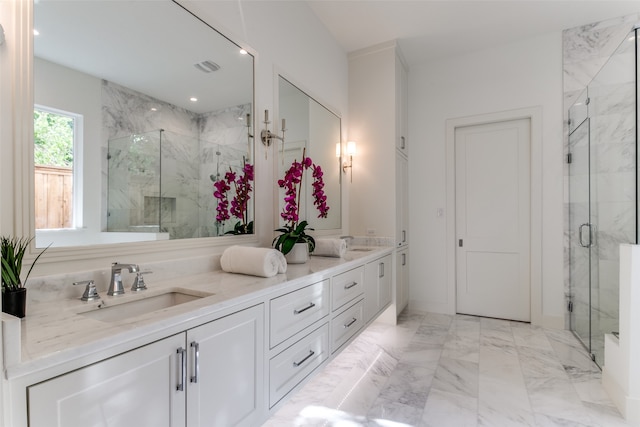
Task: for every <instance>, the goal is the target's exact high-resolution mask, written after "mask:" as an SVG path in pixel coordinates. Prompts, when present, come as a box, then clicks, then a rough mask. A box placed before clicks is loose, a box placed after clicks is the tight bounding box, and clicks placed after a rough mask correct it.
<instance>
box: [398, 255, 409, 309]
mask: <svg viewBox="0 0 640 427" xmlns="http://www.w3.org/2000/svg"><path fill="white" fill-rule="evenodd" d="M396 257H397V258H396V267H397V271H396V316H397V315H399V314H400V313H401V312H402V310H404V309H405V308H406V307H407V305H408V304H409V250H408V249H403V250H401V251H398V253H397V254H396Z"/></svg>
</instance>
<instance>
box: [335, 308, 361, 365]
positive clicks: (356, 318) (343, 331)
mask: <svg viewBox="0 0 640 427" xmlns="http://www.w3.org/2000/svg"><path fill="white" fill-rule="evenodd" d="M362 326H364V303H363V300H360V301H358V302H357V303H355V304H354V305H352V306H351V307H349V308H347V309H346V310H345V311H343V312H342V313H340V314H338V315H337V316H336V317H334V318H333V321H332V323H331V352H332V353H333V352H335V351H336V350H337V349H339V348H340V347H341V346H342V345H343V344H344V343H345V342H347V341H348V340H349V338H351V337H352V336H353V335H354V334H355V333H356V332H358V331H359V330H360V329H361V328H362Z"/></svg>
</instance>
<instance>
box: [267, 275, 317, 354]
mask: <svg viewBox="0 0 640 427" xmlns="http://www.w3.org/2000/svg"><path fill="white" fill-rule="evenodd" d="M270 307H271V314H270V322H269V325H270V326H269V331H270V334H269V344H270V346H271V347H270V348H273V347H275V346H276V345H278V344H280V343H281V342H282V341H284V340H286V339H287V338H289V337H291V336H293V335H295V334H296V333H298V332H300V331H301V330H303V329H304V328H306V327H307V326H309V325H311V324H312V323H314V322H315V321H317V320H320V319H322V318H323V317H324V316H326V315H327V314H329V279H325V280H323V281H322V282H318V283H316V284H313V285H311V286H307V287H305V288H302V289H298V290H297V291H294V292H291V293H289V294H286V295H282V296H281V297H278V298H274V299H272V300H271V305H270Z"/></svg>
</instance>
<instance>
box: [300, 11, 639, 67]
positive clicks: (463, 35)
mask: <svg viewBox="0 0 640 427" xmlns="http://www.w3.org/2000/svg"><path fill="white" fill-rule="evenodd" d="M307 3H308V4H309V6H310V7H311V9H312V10H313V12H314V13H315V14H316V15H317V16H318V18H319V19H320V20H321V21H322V23H323V24H324V25H325V26H326V27H327V29H328V30H329V32H330V33H331V34H332V35H333V36H334V38H335V39H336V40H337V41H338V43H339V44H340V45H341V46H342V47H343V48H344V49H345V50H346V51H347V52H352V51H354V50H358V49H362V48H365V47H369V46H372V45H375V44H378V43H382V42H386V41H389V40H395V39H397V40H398V41H399V44H400V48H401V50H402V53H403V54H404V56H405V59H406V60H407V62H408V64H409V65H410V66H411V65H415V64H419V63H424V62H426V61H429V60H433V59H437V58H442V57H445V56H453V55H459V54H462V53H466V52H472V51H477V50H482V49H486V48H489V47H492V46H498V45H501V44H506V43H509V42H511V41H515V40H519V39H525V38H528V37H532V36H536V35H540V34H545V33H549V32H554V31H561V30H564V29H567V28H573V27H577V26H580V25H585V24H590V23H593V22H597V21H602V20H604V19H609V18H616V17H620V16H625V15H631V14H637V13H640V0H634V1H616V0H597V1H589V0H565V1H556V0H536V1H532V0H502V1H486V0H440V1H436V0H413V1H408V0H355V1H354V0H308V1H307Z"/></svg>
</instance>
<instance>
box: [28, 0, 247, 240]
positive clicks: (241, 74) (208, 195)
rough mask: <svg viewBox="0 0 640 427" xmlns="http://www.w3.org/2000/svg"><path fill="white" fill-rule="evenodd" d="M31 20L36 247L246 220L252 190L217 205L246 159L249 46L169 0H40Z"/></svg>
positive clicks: (186, 234)
mask: <svg viewBox="0 0 640 427" xmlns="http://www.w3.org/2000/svg"><path fill="white" fill-rule="evenodd" d="M34 30H35V31H34V34H35V35H34V56H35V57H34V100H35V106H34V142H35V146H34V169H35V177H34V182H35V199H34V202H33V206H34V207H33V212H34V218H35V227H36V230H35V236H36V247H46V246H47V245H49V244H52V246H54V247H60V246H85V245H95V244H109V243H122V242H139V241H157V240H173V239H191V238H203V237H215V236H221V235H224V234H225V233H229V232H231V233H233V232H234V230H236V231H237V228H236V227H235V226H236V225H237V223H238V222H242V223H243V224H249V223H251V222H252V221H253V216H254V210H253V199H254V198H253V196H252V195H251V197H250V199H249V202H248V203H247V204H246V207H245V209H244V210H243V211H242V213H241V214H239V215H238V216H234V215H233V213H230V214H229V213H228V212H229V209H230V206H231V203H230V201H231V200H233V199H234V198H236V196H237V194H236V187H237V185H235V184H236V181H235V180H237V179H240V178H242V177H244V179H246V180H248V179H249V176H248V175H247V174H246V172H247V165H249V169H251V167H252V165H253V152H254V150H253V137H252V134H253V125H252V120H253V105H254V87H253V82H254V58H253V56H252V55H251V54H248V53H247V52H246V51H244V50H242V49H241V48H240V46H238V45H236V44H235V43H233V42H231V41H230V40H229V39H227V38H226V37H224V36H223V35H222V34H220V33H218V32H217V31H216V30H215V29H213V28H212V27H210V26H209V25H207V24H206V23H204V22H203V21H201V20H200V19H198V18H197V17H196V16H194V15H193V14H191V13H190V12H189V11H187V10H185V9H184V8H183V7H182V6H180V5H179V4H178V3H176V2H173V1H170V0H163V1H145V2H114V1H90V2H78V1H59V0H40V1H38V2H36V3H35V5H34ZM228 173H229V174H230V175H228ZM250 175H251V176H250V178H251V180H253V173H252V171H251V174H250ZM230 176H233V177H234V179H233V180H231V179H229V180H227V186H228V187H229V188H228V189H226V190H225V191H224V192H223V193H224V194H222V196H224V197H216V196H214V191H215V190H214V189H215V183H216V182H219V181H220V180H225V178H226V177H230ZM253 188H255V185H254V183H253V182H251V190H252V189H253ZM219 195H220V194H219ZM225 201H226V203H227V204H226V205H224V202H225ZM221 203H222V205H221ZM222 208H225V209H227V215H226V216H228V218H227V217H226V216H225V215H219V213H220V212H221V211H222ZM240 216H241V218H240ZM244 231H246V229H245V230H244Z"/></svg>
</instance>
